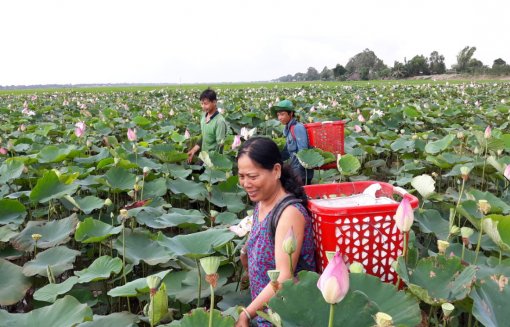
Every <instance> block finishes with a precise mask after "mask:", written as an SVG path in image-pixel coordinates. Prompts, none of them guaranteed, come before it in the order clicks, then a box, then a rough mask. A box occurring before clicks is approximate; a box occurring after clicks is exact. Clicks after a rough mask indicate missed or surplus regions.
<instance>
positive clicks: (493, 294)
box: [469, 264, 510, 327]
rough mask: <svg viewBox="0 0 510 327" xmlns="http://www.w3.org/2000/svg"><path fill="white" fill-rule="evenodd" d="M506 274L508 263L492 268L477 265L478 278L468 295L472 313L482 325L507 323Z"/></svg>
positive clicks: (509, 270)
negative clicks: (471, 303) (471, 302)
mask: <svg viewBox="0 0 510 327" xmlns="http://www.w3.org/2000/svg"><path fill="white" fill-rule="evenodd" d="M508 276H510V266H509V265H508V264H506V265H505V264H500V265H498V266H496V267H493V268H491V267H487V266H483V265H481V266H480V267H479V271H478V272H477V279H478V280H477V283H476V284H475V287H473V288H472V290H471V293H470V294H469V297H470V298H472V299H473V311H472V312H473V315H474V316H475V318H476V319H477V320H478V321H479V322H481V323H482V324H483V325H484V326H487V327H498V326H506V325H507V324H508V299H509V298H510V287H509V286H508Z"/></svg>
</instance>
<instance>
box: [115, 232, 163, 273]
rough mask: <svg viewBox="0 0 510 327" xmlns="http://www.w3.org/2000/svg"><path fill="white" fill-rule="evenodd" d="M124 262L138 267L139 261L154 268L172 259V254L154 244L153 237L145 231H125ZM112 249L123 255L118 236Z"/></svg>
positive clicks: (156, 243) (120, 238)
mask: <svg viewBox="0 0 510 327" xmlns="http://www.w3.org/2000/svg"><path fill="white" fill-rule="evenodd" d="M125 238H126V246H125V249H126V254H125V255H126V260H127V261H129V262H130V263H132V264H134V265H138V264H139V263H140V260H143V261H145V262H146V263H147V264H149V265H151V266H154V265H157V264H160V263H166V262H168V261H169V260H171V259H172V258H173V256H172V253H171V252H170V251H168V250H167V249H165V247H164V246H162V245H161V244H159V242H156V241H155V239H154V237H153V236H152V235H151V234H150V233H149V232H147V231H143V230H139V229H138V230H135V231H133V232H132V231H131V230H129V229H126V236H125ZM113 247H114V248H115V249H116V250H117V251H118V252H119V255H122V253H123V246H122V236H119V237H118V238H117V240H116V241H115V242H114V243H113Z"/></svg>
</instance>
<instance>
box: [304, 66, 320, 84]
mask: <svg viewBox="0 0 510 327" xmlns="http://www.w3.org/2000/svg"><path fill="white" fill-rule="evenodd" d="M320 78H321V76H320V74H319V72H318V71H317V69H315V68H313V67H308V70H307V71H306V74H305V81H318V80H320Z"/></svg>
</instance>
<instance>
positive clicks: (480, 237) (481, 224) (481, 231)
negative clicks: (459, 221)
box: [473, 218, 483, 265]
mask: <svg viewBox="0 0 510 327" xmlns="http://www.w3.org/2000/svg"><path fill="white" fill-rule="evenodd" d="M482 234H483V218H482V220H480V234H479V235H478V242H477V243H476V251H475V261H474V262H473V264H475V265H476V262H477V260H478V252H480V243H482Z"/></svg>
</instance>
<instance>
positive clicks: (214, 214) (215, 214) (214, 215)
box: [209, 210, 219, 218]
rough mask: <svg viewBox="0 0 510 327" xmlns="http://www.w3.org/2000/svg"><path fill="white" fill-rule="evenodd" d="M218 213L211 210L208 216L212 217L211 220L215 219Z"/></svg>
mask: <svg viewBox="0 0 510 327" xmlns="http://www.w3.org/2000/svg"><path fill="white" fill-rule="evenodd" d="M218 214H219V212H218V211H216V210H211V211H209V215H210V216H211V217H212V218H216V216H218Z"/></svg>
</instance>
